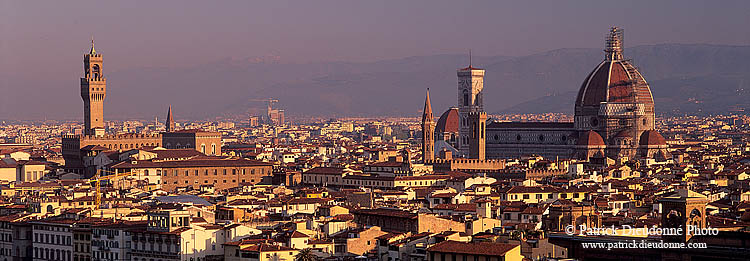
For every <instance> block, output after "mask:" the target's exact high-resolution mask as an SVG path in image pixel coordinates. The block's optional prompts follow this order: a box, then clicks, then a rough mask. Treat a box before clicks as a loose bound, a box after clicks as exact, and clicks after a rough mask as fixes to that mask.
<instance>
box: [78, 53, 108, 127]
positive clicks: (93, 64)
mask: <svg viewBox="0 0 750 261" xmlns="http://www.w3.org/2000/svg"><path fill="white" fill-rule="evenodd" d="M83 72H84V74H83V77H82V78H81V98H82V99H83V125H84V130H83V131H84V133H85V134H86V135H96V136H102V135H104V98H105V97H106V96H107V80H106V79H105V78H104V73H103V71H102V55H101V54H99V53H96V49H94V40H93V39H92V40H91V50H90V51H89V53H87V54H84V55H83Z"/></svg>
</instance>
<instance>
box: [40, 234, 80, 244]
mask: <svg viewBox="0 0 750 261" xmlns="http://www.w3.org/2000/svg"><path fill="white" fill-rule="evenodd" d="M71 241H72V240H71V238H70V236H61V235H50V234H40V233H34V242H35V243H44V244H53V245H65V246H70V245H71V244H72V242H71Z"/></svg>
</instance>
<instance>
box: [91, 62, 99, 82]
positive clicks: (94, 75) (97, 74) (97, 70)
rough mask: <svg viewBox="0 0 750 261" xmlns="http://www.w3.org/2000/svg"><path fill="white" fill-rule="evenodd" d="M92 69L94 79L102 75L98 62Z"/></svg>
mask: <svg viewBox="0 0 750 261" xmlns="http://www.w3.org/2000/svg"><path fill="white" fill-rule="evenodd" d="M92 70H93V71H92V72H91V74H92V76H93V78H94V79H97V78H99V76H100V75H101V69H100V68H99V65H98V64H94V66H93V67H92Z"/></svg>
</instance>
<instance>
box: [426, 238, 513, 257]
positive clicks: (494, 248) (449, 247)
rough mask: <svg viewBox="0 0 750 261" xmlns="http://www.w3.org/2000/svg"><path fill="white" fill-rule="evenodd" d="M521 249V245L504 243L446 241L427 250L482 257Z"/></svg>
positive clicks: (500, 254) (501, 254)
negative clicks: (517, 248)
mask: <svg viewBox="0 0 750 261" xmlns="http://www.w3.org/2000/svg"><path fill="white" fill-rule="evenodd" d="M516 247H520V246H519V245H511V244H503V243H489V242H475V243H464V242H458V241H444V242H441V243H439V244H436V245H434V246H431V247H430V248H427V251H428V252H440V253H459V254H470V255H481V256H503V255H505V253H506V252H508V251H510V250H511V249H514V248H516Z"/></svg>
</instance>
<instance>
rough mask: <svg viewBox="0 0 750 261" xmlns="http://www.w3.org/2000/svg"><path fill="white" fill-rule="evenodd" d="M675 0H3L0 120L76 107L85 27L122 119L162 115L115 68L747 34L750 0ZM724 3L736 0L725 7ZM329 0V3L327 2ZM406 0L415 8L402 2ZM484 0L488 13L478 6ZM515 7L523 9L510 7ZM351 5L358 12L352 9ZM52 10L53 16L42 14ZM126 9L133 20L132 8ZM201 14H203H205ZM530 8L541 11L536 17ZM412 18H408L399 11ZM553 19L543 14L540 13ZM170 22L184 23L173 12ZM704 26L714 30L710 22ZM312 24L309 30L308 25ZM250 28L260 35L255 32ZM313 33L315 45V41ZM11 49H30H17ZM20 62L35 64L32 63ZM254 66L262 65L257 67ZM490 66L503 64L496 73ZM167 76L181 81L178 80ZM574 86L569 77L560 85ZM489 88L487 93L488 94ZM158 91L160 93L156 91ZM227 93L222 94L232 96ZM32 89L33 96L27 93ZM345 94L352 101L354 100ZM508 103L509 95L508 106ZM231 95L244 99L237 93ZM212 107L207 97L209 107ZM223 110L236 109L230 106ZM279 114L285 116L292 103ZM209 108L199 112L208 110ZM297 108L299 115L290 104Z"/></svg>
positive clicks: (735, 38)
mask: <svg viewBox="0 0 750 261" xmlns="http://www.w3.org/2000/svg"><path fill="white" fill-rule="evenodd" d="M675 3H676V2H660V3H657V4H650V5H649V7H650V8H648V9H641V10H644V11H642V12H639V16H640V17H641V19H628V18H627V17H629V16H628V15H625V14H628V13H634V12H636V11H638V9H637V8H636V7H620V8H622V9H620V10H621V12H608V11H607V10H610V9H611V8H612V5H614V4H610V3H596V2H594V3H590V4H588V5H582V6H586V7H585V8H583V9H581V10H579V11H580V12H585V13H587V14H592V15H591V17H587V18H581V19H573V17H571V14H569V13H566V12H564V11H561V10H566V9H580V8H582V7H580V6H581V5H576V6H569V5H565V4H561V3H549V2H547V3H544V2H537V3H504V2H497V3H489V4H490V6H488V7H493V8H484V9H485V10H478V11H476V12H474V11H472V9H471V4H472V3H469V4H456V3H450V2H440V3H437V4H433V5H426V6H424V8H423V9H418V8H417V7H416V5H418V3H409V4H407V5H406V6H404V7H403V8H400V9H395V10H391V9H390V8H389V6H388V5H387V3H369V4H354V3H346V4H341V5H337V3H336V2H321V3H319V4H314V5H313V6H310V8H308V9H306V8H300V9H294V8H293V9H286V8H285V4H289V3H285V2H280V3H275V4H261V5H258V6H252V7H256V8H250V7H251V6H248V4H236V5H234V6H233V5H231V4H223V5H222V4H216V5H212V4H208V5H209V6H205V5H206V4H205V3H196V2H188V3H186V4H185V5H184V6H180V7H178V8H175V9H170V8H169V4H168V3H166V2H165V3H156V4H154V5H152V6H150V7H149V8H136V7H137V6H138V3H137V2H133V3H111V4H101V3H93V4H92V3H85V4H84V3H83V2H73V3H69V4H65V5H62V6H47V8H37V9H39V12H40V14H46V13H49V15H48V16H44V15H40V16H41V18H40V19H36V20H34V21H29V20H26V19H28V18H27V17H30V16H23V14H25V13H26V12H28V10H36V9H34V7H37V6H33V4H29V3H17V2H16V3H5V4H4V8H3V12H6V13H4V15H3V17H4V18H3V19H5V20H4V24H6V25H8V26H4V27H2V32H1V33H3V34H4V35H7V36H8V37H4V38H3V40H2V44H0V53H2V56H3V57H4V59H2V60H3V61H2V62H0V72H1V73H2V74H0V77H2V78H3V79H4V80H3V81H2V82H0V84H2V85H3V89H4V90H13V91H12V92H9V94H7V95H3V98H2V100H0V103H1V104H2V105H0V119H13V118H14V117H25V118H33V119H44V118H45V116H46V115H49V116H51V117H55V118H67V119H71V118H73V117H75V115H77V114H78V113H77V110H76V109H75V108H76V107H77V106H72V104H70V103H69V102H68V101H69V100H70V99H72V97H74V95H72V94H71V93H70V91H69V90H70V89H69V88H75V87H73V86H74V85H72V84H74V83H71V80H73V81H75V79H76V78H78V77H80V76H78V74H79V73H80V72H79V69H78V65H77V64H78V62H79V60H80V53H82V52H83V51H85V50H86V48H87V47H86V45H87V43H88V40H89V38H90V37H91V36H92V35H93V36H94V37H95V39H96V41H97V42H98V43H99V44H100V46H102V47H101V48H102V50H103V51H102V53H104V54H105V55H107V57H108V61H109V63H108V72H109V73H110V74H111V75H115V76H120V75H122V76H121V77H120V79H119V83H118V84H119V86H118V88H116V89H113V90H111V91H112V92H113V93H116V92H119V94H120V95H119V97H121V98H120V99H119V100H114V99H113V100H112V101H111V105H109V106H113V109H110V110H107V111H111V112H113V113H114V114H115V115H112V116H114V118H120V117H118V116H119V115H122V117H121V118H122V119H127V118H140V119H149V118H152V117H153V116H158V115H161V114H163V112H162V111H163V110H164V109H160V110H159V112H158V113H157V112H155V111H154V110H155V108H156V106H158V104H156V102H157V101H156V100H154V99H148V98H147V99H145V101H144V104H143V105H142V107H147V108H149V110H148V111H132V110H128V109H127V101H128V100H129V99H132V98H134V97H135V96H133V95H128V90H130V89H137V87H138V86H134V85H135V82H133V81H127V80H125V79H123V77H124V78H126V79H127V78H132V77H150V78H151V77H153V78H156V79H157V80H158V81H154V82H153V83H152V84H154V85H150V84H149V83H148V82H141V83H140V84H143V85H145V86H144V88H147V89H155V88H157V89H159V88H176V87H175V86H169V84H168V83H166V82H164V81H166V79H169V78H168V77H169V76H168V75H169V72H172V71H175V70H182V69H184V68H190V69H191V70H195V69H201V70H204V69H205V68H206V67H210V66H211V65H212V64H216V65H224V66H226V65H232V64H240V65H245V64H248V63H249V64H252V63H254V62H256V61H264V62H266V63H268V62H270V63H278V64H280V65H282V66H284V65H287V64H289V66H293V65H295V64H300V63H302V64H309V63H322V64H323V65H325V66H333V65H331V64H327V63H332V62H333V64H335V62H354V63H371V62H373V61H385V62H388V61H393V59H401V58H406V57H420V56H430V55H440V54H458V55H465V53H467V52H468V50H469V49H471V50H473V52H474V54H475V56H477V59H478V60H479V61H478V62H480V63H481V62H483V61H482V58H483V57H497V56H514V57H520V56H528V55H534V54H537V55H538V54H542V53H545V52H548V51H550V50H559V49H565V48H592V49H598V48H600V47H599V46H598V45H596V44H595V43H598V42H600V41H601V39H602V37H603V35H602V34H601V31H602V30H603V29H604V28H607V27H609V26H612V25H618V26H621V27H623V28H625V30H626V31H627V32H631V33H630V34H629V37H628V38H627V39H626V41H625V43H626V45H627V46H628V47H635V46H641V45H653V44H663V43H681V44H718V45H737V46H747V45H748V44H750V36H749V35H748V34H746V33H742V32H743V30H742V28H741V27H739V25H741V24H746V23H747V19H748V18H747V16H743V15H739V14H741V13H742V12H743V11H746V10H748V8H750V5H748V4H746V3H745V2H728V3H725V4H724V6H723V7H721V8H719V7H716V6H711V5H707V4H706V3H705V2H700V1H691V2H684V1H681V2H680V4H679V5H677V4H675ZM338 4H340V3H338ZM474 4H478V2H477V3H474ZM485 4H488V3H485ZM27 5H31V6H27ZM728 5H732V6H733V7H735V8H726V6H728ZM334 6H335V7H336V8H333V7H334ZM52 7H54V8H52ZM229 7H235V8H229ZM540 7H545V8H540ZM65 9H80V10H81V12H82V13H81V14H80V15H79V16H75V17H74V16H71V17H65V16H60V15H58V14H55V12H56V11H58V10H65ZM198 10H200V11H198ZM243 10H244V11H248V12H250V13H253V12H259V11H261V10H274V11H277V12H276V14H278V17H277V16H269V15H267V14H258V15H256V16H249V15H248V14H250V13H243V12H242V11H243ZM299 10H309V12H305V13H302V14H300V13H298V12H300V11H299ZM367 10H372V12H367ZM406 10H414V11H413V12H406ZM490 10H492V11H494V12H497V14H492V13H488V12H489V11H490ZM552 10H554V11H552ZM667 10H668V11H669V13H670V14H671V15H670V16H667V17H670V18H671V19H664V18H665V16H663V14H662V13H665V12H667ZM202 12H205V13H202ZM216 12H222V13H224V14H225V15H224V16H220V17H216V16H213V14H214V13H216ZM119 13H128V14H130V15H132V16H122V15H119ZM523 13H527V14H534V15H521V14H523ZM621 13H622V14H621ZM353 14H362V15H360V16H354V15H353ZM382 14H389V15H391V19H389V21H381V20H378V18H377V17H380V16H378V15H382ZM733 14H737V15H733ZM295 15H296V16H295ZM292 16H295V18H297V19H300V20H301V19H308V20H309V21H310V22H309V23H304V24H299V23H296V21H295V20H294V19H292V18H291V17H292ZM53 17H54V18H56V19H55V20H50V19H51V18H53ZM133 17H140V18H141V19H133ZM207 17H211V18H212V19H206V18H207ZM537 17H540V18H541V19H536V18H537ZM164 19H171V20H164ZM188 20H189V21H188ZM412 20H414V21H415V22H409V21H412ZM552 20H554V23H550V22H552ZM180 21H182V22H184V23H179V22H180ZM511 21H512V22H511ZM342 22H343V23H342ZM53 23H54V26H53V27H55V28H59V29H65V31H66V32H68V33H66V34H60V33H57V32H58V31H59V30H58V31H49V30H48V29H46V28H51V27H48V26H52V25H53ZM545 23H549V25H548V24H545ZM395 24H398V25H399V26H395ZM264 25H270V26H264ZM364 25H370V26H366V27H367V28H368V29H370V30H368V31H367V33H368V34H370V37H369V38H368V37H362V35H361V34H362V33H363V32H362V31H361V30H357V28H365V27H358V26H364ZM373 26H374V27H373ZM428 28H429V29H428ZM712 28H724V29H725V30H712ZM316 30H319V31H320V33H316ZM410 32H411V34H409V33H410ZM256 35H259V36H262V37H254V36H256ZM372 35H377V37H372ZM365 38H367V39H370V38H372V39H370V40H371V41H367V42H361V40H359V39H365ZM465 39H470V40H468V41H467V40H465ZM550 40H551V41H550ZM357 41H359V42H357ZM301 42H305V43H306V44H305V46H304V48H302V47H303V46H302V45H300V44H299V43H301ZM324 42H325V43H326V44H322V43H324ZM316 48H317V49H316ZM321 48H322V49H321ZM17 50H32V51H21V52H19V51H17ZM52 52H54V54H53V53H52ZM254 57H255V58H254ZM39 59H43V60H44V61H45V62H44V63H41V64H40V63H38V62H34V61H36V60H39ZM227 59H229V60H227ZM465 60H468V59H467V58H462V59H460V60H455V61H454V63H453V65H452V66H453V67H460V66H463V65H465V63H467V62H468V61H465ZM496 61H497V59H490V60H485V61H484V62H486V63H489V62H496ZM26 68H34V70H27V69H26ZM240 68H243V67H240ZM260 69H262V70H267V69H268V68H260ZM145 72H147V73H145ZM332 73H334V72H328V73H323V74H317V75H316V76H320V77H325V76H326V75H332ZM491 73H496V74H503V73H505V72H503V71H497V72H490V74H491ZM37 74H43V75H45V77H43V78H35V80H34V81H29V80H28V79H29V78H32V77H33V76H34V75H37ZM333 75H335V74H333ZM490 76H491V75H490ZM160 77H161V78H160ZM205 77H206V78H203V79H200V80H201V81H207V82H208V81H210V77H216V76H214V75H206V76H205ZM299 77H304V76H299ZM580 78H582V77H580ZM251 79H252V78H251ZM394 80H396V79H394ZM580 80H582V79H580ZM580 80H579V81H580ZM237 81H240V82H241V81H247V79H237ZM264 82H265V83H266V84H265V85H264V84H263V83H264ZM112 84H115V83H112ZM175 84H177V85H183V83H181V82H180V83H175ZM237 84H238V83H236V82H230V84H228V85H227V86H222V85H219V86H216V88H219V89H222V88H227V89H225V90H226V92H227V93H230V94H231V95H234V96H237V95H236V94H235V93H236V92H237V91H238V89H240V86H235V85H237ZM275 84H276V85H278V84H285V83H280V82H274V81H267V80H263V81H261V82H260V83H258V86H255V85H253V86H248V87H245V88H247V89H248V91H247V93H248V94H247V95H248V97H247V98H267V97H268V96H273V95H266V96H265V97H252V95H251V93H253V92H261V91H262V90H263V89H267V88H271V87H272V86H274V85H275ZM404 84H406V83H404ZM490 84H497V85H498V86H492V87H493V88H488V89H489V91H490V93H489V94H488V95H492V97H501V96H500V95H499V92H500V91H504V90H507V89H508V88H510V89H512V88H514V87H515V86H506V85H502V84H500V83H490ZM571 85H573V84H571ZM576 85H577V84H576ZM447 86H449V85H447ZM353 87H356V85H355V86H353ZM576 87H577V86H570V87H569V88H576ZM314 88H321V87H317V86H316V87H314ZM349 88H351V87H349ZM421 89H424V88H421ZM433 89H434V90H435V91H436V93H435V95H434V96H435V97H434V98H436V101H435V103H436V104H438V105H445V104H446V103H445V101H446V100H445V99H446V98H447V97H449V96H448V95H446V94H448V93H447V92H445V93H440V90H439V88H433ZM139 91H140V90H139ZM414 91H416V90H414ZM492 91H495V93H494V94H493V93H491V92H492ZM564 91H566V90H560V92H564ZM548 92H550V91H548ZM159 94H160V96H164V95H163V93H159ZM125 95H128V96H127V98H123V97H125ZM231 95H230V96H229V97H232V96H231ZM259 96H260V95H259ZM31 97H34V102H32V100H31V99H32V98H31ZM515 97H516V99H517V100H520V101H527V100H531V99H533V98H536V97H530V96H528V95H515ZM222 98H226V97H222ZM165 99H166V98H165V97H160V98H159V100H162V101H164V100H165ZM184 99H185V98H184V97H179V98H178V99H177V101H176V102H183V101H182V100H184ZM441 99H442V101H441ZM165 102H166V103H170V102H169V101H165ZM191 102H194V101H191ZM240 102H242V101H240V100H232V101H230V103H231V104H237V103H240ZM352 102H355V103H356V101H352ZM320 103H321V104H325V101H320ZM24 104H38V105H37V106H32V107H30V108H26V109H24V110H14V108H18V107H23V106H22V105H24ZM282 104H283V101H282ZM256 105H257V104H256ZM511 105H512V104H508V106H511ZM185 106H186V104H175V107H176V108H175V109H176V111H175V112H176V113H177V114H178V115H179V114H181V113H186V110H187V109H189V108H185ZM241 106H245V107H249V106H248V105H246V104H242V105H241ZM253 106H255V105H253ZM348 106H350V105H346V104H344V105H336V106H331V108H332V109H331V110H332V112H331V113H329V114H330V115H331V116H336V115H338V116H356V115H362V113H361V112H357V111H355V112H353V113H351V114H349V115H347V114H346V112H347V111H350V110H351V108H350V107H348ZM401 106H403V105H401ZM50 107H54V108H56V109H55V110H54V111H53V112H50V110H45V109H46V108H50ZM235 107H236V106H235ZM415 108H417V109H414V110H412V111H411V112H405V113H404V115H406V114H409V115H411V114H418V112H417V110H418V107H415ZM223 109H224V108H221V107H218V106H215V107H213V108H212V111H215V112H216V111H221V110H223ZM232 109H234V110H237V109H236V108H234V107H233V108H232ZM404 109H405V107H401V110H404ZM490 109H493V110H498V109H502V108H490ZM287 113H291V114H290V115H295V112H294V111H289V112H287ZM194 114H195V112H192V111H191V112H187V113H186V115H194ZM216 114H217V113H213V114H208V115H201V116H200V117H211V116H216ZM297 114H298V115H301V113H300V112H297ZM323 114H325V113H322V114H320V113H319V114H318V115H316V116H319V115H323ZM375 115H394V112H385V111H384V112H379V113H376V114H375ZM368 116H372V115H368ZM110 118H113V117H110Z"/></svg>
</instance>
